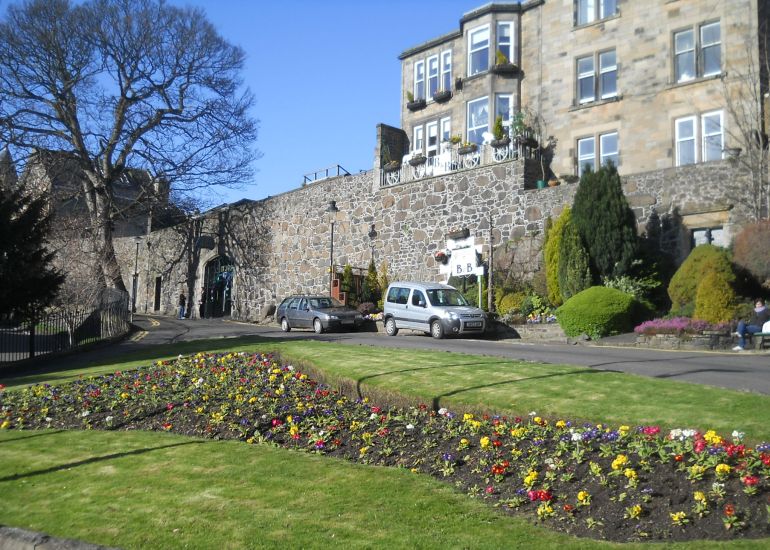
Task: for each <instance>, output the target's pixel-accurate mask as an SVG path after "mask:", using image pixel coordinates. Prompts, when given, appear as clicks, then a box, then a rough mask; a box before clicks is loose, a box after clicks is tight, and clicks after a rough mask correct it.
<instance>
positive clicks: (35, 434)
mask: <svg viewBox="0 0 770 550" xmlns="http://www.w3.org/2000/svg"><path fill="white" fill-rule="evenodd" d="M65 431H66V430H52V431H50V432H44V433H34V434H31V435H25V436H23V437H8V438H4V439H2V440H0V445H2V444H3V443H13V442H14V441H22V440H24V439H33V438H35V437H47V436H49V435H55V434H60V433H64V432H65Z"/></svg>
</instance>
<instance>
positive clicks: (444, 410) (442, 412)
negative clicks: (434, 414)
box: [438, 407, 449, 416]
mask: <svg viewBox="0 0 770 550" xmlns="http://www.w3.org/2000/svg"><path fill="white" fill-rule="evenodd" d="M447 412H449V411H447V410H446V407H441V408H440V409H439V410H438V413H439V414H440V415H441V416H444V415H445V414H446V413H447Z"/></svg>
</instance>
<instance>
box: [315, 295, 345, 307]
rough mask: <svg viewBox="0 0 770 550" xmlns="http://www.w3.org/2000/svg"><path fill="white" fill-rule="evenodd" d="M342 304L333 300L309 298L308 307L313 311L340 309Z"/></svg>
mask: <svg viewBox="0 0 770 550" xmlns="http://www.w3.org/2000/svg"><path fill="white" fill-rule="evenodd" d="M342 306H343V304H342V302H340V301H339V300H337V299H335V298H329V297H325V296H324V297H320V298H310V307H311V308H313V309H327V308H330V307H342Z"/></svg>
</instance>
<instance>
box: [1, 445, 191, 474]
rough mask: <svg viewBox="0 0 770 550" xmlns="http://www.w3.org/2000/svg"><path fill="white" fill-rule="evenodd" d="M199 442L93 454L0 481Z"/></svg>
mask: <svg viewBox="0 0 770 550" xmlns="http://www.w3.org/2000/svg"><path fill="white" fill-rule="evenodd" d="M201 443H206V442H205V441H185V442H182V443H172V444H170V445H161V446H159V447H150V448H149V449H135V450H133V451H124V452H122V453H112V454H108V455H104V456H94V457H91V458H86V459H85V460H78V461H77V462H69V463H67V464H60V465H58V466H51V467H50V468H44V469H42V470H34V471H32V472H27V473H25V474H12V475H9V476H5V477H0V483H3V482H5V481H15V480H17V479H24V478H26V477H33V476H39V475H45V474H51V473H54V472H60V471H62V470H69V469H71V468H76V467H78V466H86V465H88V464H94V463H96V462H103V461H105V460H113V459H115V458H123V457H125V456H136V455H141V454H145V453H149V452H152V451H160V450H162V449H171V448H173V447H181V446H183V445H200V444H201Z"/></svg>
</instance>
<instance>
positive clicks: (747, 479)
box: [741, 476, 759, 487]
mask: <svg viewBox="0 0 770 550" xmlns="http://www.w3.org/2000/svg"><path fill="white" fill-rule="evenodd" d="M741 481H743V484H744V485H746V486H747V487H753V486H754V485H756V484H757V483H759V477H757V476H744V477H743V479H741Z"/></svg>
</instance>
